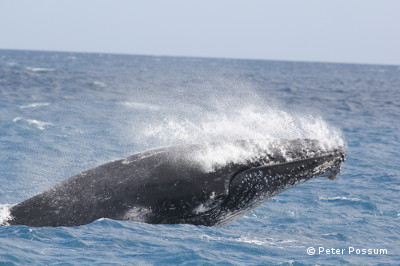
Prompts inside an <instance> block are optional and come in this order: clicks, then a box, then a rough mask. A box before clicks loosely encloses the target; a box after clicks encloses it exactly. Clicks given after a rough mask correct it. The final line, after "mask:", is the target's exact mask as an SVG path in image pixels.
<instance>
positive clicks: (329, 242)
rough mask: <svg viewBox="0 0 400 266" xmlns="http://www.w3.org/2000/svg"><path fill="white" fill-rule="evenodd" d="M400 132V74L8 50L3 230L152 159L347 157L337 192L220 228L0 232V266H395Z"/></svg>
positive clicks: (318, 184)
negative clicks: (250, 147)
mask: <svg viewBox="0 0 400 266" xmlns="http://www.w3.org/2000/svg"><path fill="white" fill-rule="evenodd" d="M399 133H400V66H382V65H356V64H329V63H302V62H280V61H256V60H233V59H208V58H176V57H155V56H129V55H108V54H84V53H56V52H31V51H9V50H0V220H1V219H5V218H6V215H7V208H8V207H9V206H10V205H12V204H15V203H18V202H21V201H22V200H24V199H27V198H29V197H31V196H33V195H35V194H37V193H39V192H41V191H43V190H45V189H46V188H48V187H50V186H51V185H54V184H56V183H58V182H60V181H61V180H63V179H65V178H67V177H69V176H72V175H74V174H77V173H79V172H81V171H83V170H86V169H89V168H92V167H95V166H97V165H99V164H101V163H104V162H108V161H111V160H113V159H116V158H120V157H125V156H128V155H130V154H134V153H137V152H141V151H145V150H148V149H151V148H156V147H161V146H169V145H175V144H182V143H199V142H208V141H212V140H218V139H224V138H232V139H235V138H246V137H248V138H270V139H280V138H316V139H319V140H321V141H323V142H324V143H326V144H328V145H342V144H344V145H346V146H347V150H348V154H347V160H346V162H345V164H344V166H343V170H342V173H341V174H340V175H339V176H338V178H337V179H336V180H334V181H330V180H328V179H326V178H318V179H315V180H311V181H308V182H306V183H304V184H302V185H299V186H297V187H294V188H292V189H289V190H287V191H285V192H284V193H281V194H279V195H277V196H275V197H274V198H272V199H270V200H269V201H267V202H265V203H264V204H262V205H261V206H259V207H258V208H256V209H255V210H253V211H252V212H250V213H248V214H247V215H245V216H244V217H242V218H239V219H237V220H235V221H233V222H232V223H230V224H228V225H226V226H223V227H204V226H193V225H149V224H143V223H135V222H126V221H113V220H108V219H100V220H98V221H96V222H94V223H91V224H88V225H84V226H78V227H58V228H49V227H43V228H31V227H26V226H1V227H0V264H20V265H25V264H122V265H126V264H134V265H138V264H139V265H165V264H186V265H192V264H201V265H204V264H206V265H214V264H224V265H225V264H231V265H242V264H248V265H270V264H276V265H314V264H319V265H321V264H359V265H366V264H397V263H399V261H400V244H399V243H400V197H399V195H400V151H399V147H400V136H399V135H400V134H399ZM223 156H224V155H223ZM211 159H213V158H211ZM220 162H221V163H224V161H223V160H222V161H220ZM310 248H311V249H310ZM312 248H314V249H315V254H313V255H309V254H308V252H310V251H312ZM332 249H334V250H333V251H332ZM374 252H378V253H380V254H368V253H374ZM332 253H335V254H332ZM363 253H367V254H363Z"/></svg>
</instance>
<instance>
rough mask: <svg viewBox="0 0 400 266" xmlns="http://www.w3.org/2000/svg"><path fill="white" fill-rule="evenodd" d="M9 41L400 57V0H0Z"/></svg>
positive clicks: (188, 51)
mask: <svg viewBox="0 0 400 266" xmlns="http://www.w3.org/2000/svg"><path fill="white" fill-rule="evenodd" d="M0 49H23V50H49V51H72V52H101V53H119V54H139V55H169V56H193V57H217V58H244V59H266V60H289V61H314V62H315V61H316V62H341V63H365V64H391V65H400V0H379V1H378V0H332V1H324V0H201V1H200V0H198V1H193V0H35V1H32V0H0Z"/></svg>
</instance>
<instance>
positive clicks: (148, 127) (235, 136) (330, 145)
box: [135, 92, 345, 171]
mask: <svg viewBox="0 0 400 266" xmlns="http://www.w3.org/2000/svg"><path fill="white" fill-rule="evenodd" d="M210 102H213V103H214V104H213V108H212V110H210V109H211V108H209V109H208V110H202V111H201V112H198V113H194V114H191V115H190V116H187V115H185V109H184V108H182V107H180V106H179V104H178V105H176V106H174V107H173V108H176V109H177V110H175V112H174V113H176V114H175V115H168V116H166V117H164V118H163V119H162V120H161V121H160V120H159V121H157V122H148V123H146V124H145V125H144V126H143V127H142V128H140V129H139V130H138V131H137V133H138V134H137V135H136V138H135V141H137V142H138V143H152V145H154V147H159V146H161V147H164V146H172V145H185V144H202V145H206V146H208V149H207V151H206V152H204V153H202V154H201V155H199V156H198V157H197V159H199V160H201V161H202V163H203V164H204V167H205V168H206V169H207V170H208V171H212V170H214V169H215V167H216V166H218V167H220V166H224V165H226V164H227V163H238V162H245V161H246V160H249V159H251V158H256V157H257V156H258V155H259V154H258V153H259V152H260V151H261V150H260V149H259V148H260V147H264V149H267V150H268V149H270V148H271V147H272V146H273V145H274V144H275V143H276V142H277V141H278V140H294V139H313V140H318V144H319V145H320V147H319V148H320V149H321V150H332V149H335V148H338V147H343V146H344V145H345V141H344V139H343V137H342V133H341V131H340V130H339V129H338V128H336V127H334V126H333V125H330V124H329V123H327V122H326V121H325V120H324V119H323V118H322V117H321V116H313V115H311V114H305V113H304V114H302V113H294V112H289V111H287V110H285V109H284V108H283V107H278V106H277V105H274V104H273V103H272V102H273V100H271V99H270V100H263V98H262V97H260V96H258V95H256V94H255V92H252V93H251V94H250V95H248V96H247V98H243V97H242V98H232V97H231V96H226V97H222V96H220V95H219V96H217V97H212V98H211V99H210ZM180 108H181V109H180ZM179 109H180V110H179ZM238 140H239V141H248V142H249V143H248V145H245V146H243V145H235V144H234V142H235V141H238ZM211 143H219V144H220V145H218V146H214V145H210V144H211ZM277 145H279V144H277ZM274 148H280V149H284V147H276V145H275V147H274Z"/></svg>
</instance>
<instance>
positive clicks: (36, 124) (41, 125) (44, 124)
mask: <svg viewBox="0 0 400 266" xmlns="http://www.w3.org/2000/svg"><path fill="white" fill-rule="evenodd" d="M19 121H23V122H25V123H27V124H29V125H32V126H34V127H36V128H37V129H40V130H44V129H46V127H48V126H52V125H53V124H52V123H49V122H43V121H39V120H36V119H24V118H21V117H16V118H14V119H13V122H14V123H17V122H19Z"/></svg>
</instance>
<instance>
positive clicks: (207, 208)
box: [7, 140, 345, 226]
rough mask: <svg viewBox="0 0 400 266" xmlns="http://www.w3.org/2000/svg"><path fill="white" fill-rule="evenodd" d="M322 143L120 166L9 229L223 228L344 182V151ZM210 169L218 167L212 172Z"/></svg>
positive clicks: (157, 156)
mask: <svg viewBox="0 0 400 266" xmlns="http://www.w3.org/2000/svg"><path fill="white" fill-rule="evenodd" d="M319 144H320V143H319V142H318V141H315V140H291V141H288V140H282V141H279V142H275V143H274V144H273V145H267V146H265V145H259V144H254V143H253V142H245V141H237V142H234V143H230V144H229V145H230V146H229V147H231V148H232V147H236V148H237V149H239V151H240V150H243V151H244V152H243V153H244V154H246V152H247V153H249V152H250V151H251V154H252V155H251V156H247V157H246V156H245V159H243V160H236V161H235V160H231V161H229V160H228V161H227V162H225V163H223V164H221V163H219V164H215V163H214V164H208V163H209V162H208V161H207V160H205V159H206V158H207V155H208V156H209V155H210V153H211V154H213V153H217V152H220V151H221V149H223V148H224V146H223V145H222V146H221V145H219V144H212V145H206V146H204V145H185V146H173V147H168V148H160V149H156V150H151V151H147V152H143V153H139V154H136V155H132V156H130V157H127V158H124V159H119V160H115V161H112V162H109V163H106V164H103V165H101V166H98V167H96V168H93V169H90V170H88V171H85V172H82V173H80V174H78V175H75V176H73V177H70V178H69V179H66V180H65V181H63V182H61V183H59V184H57V185H55V186H54V187H52V188H50V189H48V190H46V191H44V192H42V193H40V194H38V195H36V196H34V197H32V198H30V199H28V200H26V201H24V202H21V203H19V204H17V205H15V206H13V207H11V209H10V214H11V219H10V220H9V221H8V222H7V224H9V225H27V226H78V225H83V224H88V223H91V222H93V221H95V220H97V219H99V218H109V219H116V220H132V221H138V222H146V223H153V224H160V223H162V224H173V223H188V224H195V225H206V226H213V225H220V224H225V223H228V222H229V221H231V220H233V219H235V218H236V217H239V216H241V215H243V214H245V213H246V212H248V211H250V210H251V209H253V208H255V207H257V206H258V205H259V204H261V203H262V202H264V201H266V200H267V199H268V198H270V197H272V196H274V195H276V194H277V193H279V192H282V191H284V190H286V189H287V188H290V187H292V186H295V185H297V184H300V183H303V182H305V181H307V180H309V179H311V178H314V177H317V176H327V177H332V176H336V175H337V174H338V173H339V172H340V166H341V163H342V162H343V161H344V157H345V151H344V148H343V147H339V148H334V149H328V148H321V147H320V145H319ZM210 165H211V166H212V167H210Z"/></svg>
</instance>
